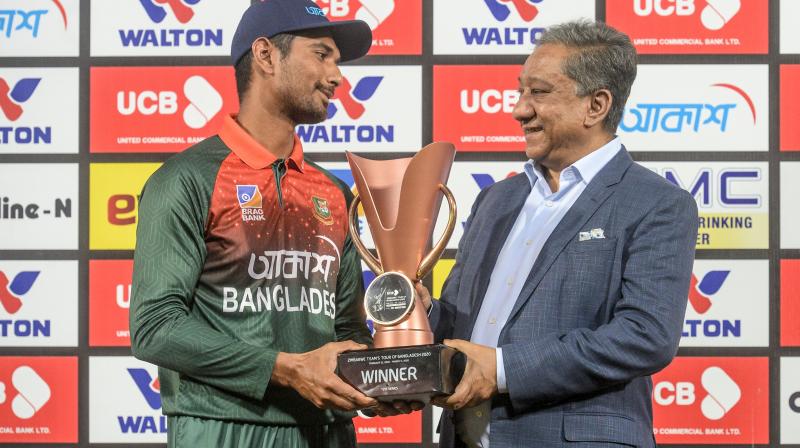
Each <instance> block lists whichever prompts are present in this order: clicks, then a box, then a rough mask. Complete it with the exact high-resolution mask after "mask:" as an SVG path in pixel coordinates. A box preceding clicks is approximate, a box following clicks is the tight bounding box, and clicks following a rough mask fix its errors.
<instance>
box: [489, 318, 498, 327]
mask: <svg viewBox="0 0 800 448" xmlns="http://www.w3.org/2000/svg"><path fill="white" fill-rule="evenodd" d="M496 323H497V319H495V318H494V317H493V318H491V319H489V325H494V324H496Z"/></svg>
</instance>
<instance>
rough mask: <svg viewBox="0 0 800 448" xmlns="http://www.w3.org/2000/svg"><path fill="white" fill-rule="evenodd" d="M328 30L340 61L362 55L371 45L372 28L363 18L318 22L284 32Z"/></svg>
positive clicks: (350, 59)
mask: <svg viewBox="0 0 800 448" xmlns="http://www.w3.org/2000/svg"><path fill="white" fill-rule="evenodd" d="M310 30H328V31H330V33H331V37H332V38H333V41H334V42H336V46H337V47H339V53H340V54H341V62H347V61H352V60H353V59H358V58H360V57H363V56H364V55H366V54H367V52H369V48H370V47H371V46H372V30H371V29H370V27H369V25H367V22H364V21H363V20H341V21H337V22H330V23H327V24H324V25H322V26H320V25H319V24H317V25H314V26H309V27H304V28H295V29H292V30H287V31H284V32H287V33H293V32H298V31H310Z"/></svg>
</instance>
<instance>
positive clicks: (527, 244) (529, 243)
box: [525, 240, 533, 246]
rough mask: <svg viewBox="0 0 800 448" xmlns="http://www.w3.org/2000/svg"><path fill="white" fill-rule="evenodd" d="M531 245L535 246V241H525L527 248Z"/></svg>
mask: <svg viewBox="0 0 800 448" xmlns="http://www.w3.org/2000/svg"><path fill="white" fill-rule="evenodd" d="M531 244H533V240H527V241H525V245H526V246H530V245H531Z"/></svg>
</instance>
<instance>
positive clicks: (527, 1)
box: [483, 0, 542, 22]
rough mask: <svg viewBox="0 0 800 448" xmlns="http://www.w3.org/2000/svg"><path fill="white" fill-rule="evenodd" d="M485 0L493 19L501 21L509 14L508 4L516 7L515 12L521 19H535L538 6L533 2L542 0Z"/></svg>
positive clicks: (527, 20)
mask: <svg viewBox="0 0 800 448" xmlns="http://www.w3.org/2000/svg"><path fill="white" fill-rule="evenodd" d="M483 1H484V2H486V6H488V7H489V10H490V11H491V12H492V15H493V16H494V18H495V19H497V20H498V21H500V22H502V21H504V20H506V19H507V18H508V16H509V15H511V8H509V5H513V6H514V9H516V11H517V14H518V15H519V16H520V18H522V20H524V21H526V22H530V21H531V20H533V19H535V18H536V16H537V15H538V14H539V8H537V7H536V6H534V3H541V2H542V0H483Z"/></svg>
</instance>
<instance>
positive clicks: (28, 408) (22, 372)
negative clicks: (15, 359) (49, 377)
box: [0, 366, 51, 420]
mask: <svg viewBox="0 0 800 448" xmlns="http://www.w3.org/2000/svg"><path fill="white" fill-rule="evenodd" d="M11 385H12V386H14V389H13V390H16V392H17V393H16V394H14V393H12V389H11V388H9V387H7V386H6V384H5V383H3V382H2V381H0V404H3V403H5V402H6V401H8V400H9V399H10V400H11V411H12V412H14V415H16V416H17V418H20V419H22V420H27V419H29V418H31V417H33V416H34V415H35V414H36V413H37V412H39V411H40V410H41V409H42V407H44V405H45V404H47V402H48V401H50V395H51V391H50V386H49V385H48V384H47V383H46V382H45V381H44V379H42V377H41V376H39V374H38V373H37V372H36V371H35V370H33V369H32V368H30V367H28V366H20V367H17V369H16V370H14V373H12V374H11Z"/></svg>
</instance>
